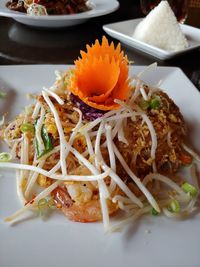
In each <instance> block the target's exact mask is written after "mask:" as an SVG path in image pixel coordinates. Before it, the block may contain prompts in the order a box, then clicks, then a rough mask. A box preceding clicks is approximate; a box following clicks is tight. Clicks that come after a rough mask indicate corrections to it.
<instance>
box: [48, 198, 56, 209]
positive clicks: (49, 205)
mask: <svg viewBox="0 0 200 267" xmlns="http://www.w3.org/2000/svg"><path fill="white" fill-rule="evenodd" d="M47 205H48V207H49V208H52V207H53V206H55V202H54V199H53V198H50V199H49V200H48V203H47Z"/></svg>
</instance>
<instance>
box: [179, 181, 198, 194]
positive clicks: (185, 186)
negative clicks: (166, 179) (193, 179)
mask: <svg viewBox="0 0 200 267" xmlns="http://www.w3.org/2000/svg"><path fill="white" fill-rule="evenodd" d="M181 187H182V189H183V191H184V192H186V193H189V194H190V195H191V196H192V197H195V196H196V195H197V193H198V190H197V189H196V187H194V186H193V185H191V184H189V183H184V184H182V186H181Z"/></svg>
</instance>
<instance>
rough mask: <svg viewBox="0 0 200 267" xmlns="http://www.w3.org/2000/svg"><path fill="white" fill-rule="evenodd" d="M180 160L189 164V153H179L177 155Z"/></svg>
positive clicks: (190, 161) (190, 159)
mask: <svg viewBox="0 0 200 267" xmlns="http://www.w3.org/2000/svg"><path fill="white" fill-rule="evenodd" d="M179 159H180V161H181V162H182V164H184V165H189V164H191V163H192V157H191V156H190V155H187V154H183V153H182V154H181V155H180V157H179Z"/></svg>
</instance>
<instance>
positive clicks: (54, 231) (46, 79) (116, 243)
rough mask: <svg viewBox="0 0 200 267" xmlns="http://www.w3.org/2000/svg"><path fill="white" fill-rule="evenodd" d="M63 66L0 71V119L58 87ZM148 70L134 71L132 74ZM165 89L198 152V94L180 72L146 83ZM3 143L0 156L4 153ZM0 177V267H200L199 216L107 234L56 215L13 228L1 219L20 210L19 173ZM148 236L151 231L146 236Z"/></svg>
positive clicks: (162, 71)
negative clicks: (55, 84)
mask: <svg viewBox="0 0 200 267" xmlns="http://www.w3.org/2000/svg"><path fill="white" fill-rule="evenodd" d="M67 68H68V66H63V65H58V66H57V65H34V66H31V65H28V66H0V88H1V90H4V91H6V92H7V93H8V95H7V97H6V98H5V99H0V115H2V113H3V112H7V111H8V112H9V114H10V117H12V118H13V117H14V115H17V114H18V113H19V112H20V111H22V109H23V108H24V106H25V105H26V104H27V103H28V100H27V99H26V93H28V92H31V93H39V92H40V90H41V88H42V86H50V85H51V84H52V83H53V81H54V71H55V69H59V70H65V69H67ZM144 68H145V67H142V66H140V67H137V66H134V67H133V68H131V69H130V74H137V73H138V72H140V71H141V70H142V69H144ZM143 79H144V80H145V81H146V82H149V83H150V84H156V83H157V82H158V81H159V80H160V79H162V80H163V84H162V88H163V89H164V90H165V91H166V92H167V93H168V94H169V95H170V96H171V97H172V98H173V99H174V101H175V102H176V103H177V105H178V106H179V107H180V109H181V111H182V113H183V115H184V117H185V119H186V121H187V122H188V124H189V125H192V131H191V133H190V134H191V140H192V144H193V145H194V146H195V147H196V149H197V151H198V152H199V151H200V142H199V136H200V116H199V114H200V94H199V92H198V91H197V90H196V88H195V87H194V86H193V85H192V83H191V82H190V81H189V80H188V79H187V78H186V76H185V75H184V74H183V72H182V71H181V70H180V69H178V68H169V67H158V68H157V69H156V70H152V71H149V72H148V73H146V75H145V76H144V77H143ZM1 145H2V143H1V144H0V151H2V150H3V148H2V146H1ZM1 175H2V176H1V177H0V266H1V267H36V266H37V267H55V266H63V267H64V266H69V267H91V266H94V267H102V266H103V267H121V266H125V267H197V266H199V263H200V253H199V247H200V238H199V237H200V214H197V215H195V216H193V217H192V218H189V219H187V220H184V221H173V220H170V219H167V218H165V217H163V216H157V217H153V216H150V215H149V216H146V217H143V218H141V219H140V220H139V221H138V222H136V223H135V224H133V225H129V226H128V227H126V228H125V229H124V230H123V231H122V232H118V233H110V234H105V233H104V230H103V226H102V224H101V223H91V224H81V223H74V222H71V221H68V220H67V219H66V218H65V217H64V216H63V215H62V214H52V216H50V218H48V219H47V220H46V221H43V220H41V219H40V218H34V219H31V220H28V221H25V222H23V223H20V224H17V225H15V226H9V225H8V224H6V223H5V222H4V221H3V218H5V217H6V216H8V215H10V214H12V213H13V212H15V211H16V210H17V209H19V208H20V203H19V200H18V198H17V194H16V186H15V173H14V172H12V171H8V170H7V171H2V170H1ZM147 230H148V231H147Z"/></svg>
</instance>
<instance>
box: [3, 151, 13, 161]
mask: <svg viewBox="0 0 200 267" xmlns="http://www.w3.org/2000/svg"><path fill="white" fill-rule="evenodd" d="M11 159H12V155H11V154H10V153H6V152H2V153H0V162H7V161H10V160H11Z"/></svg>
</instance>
